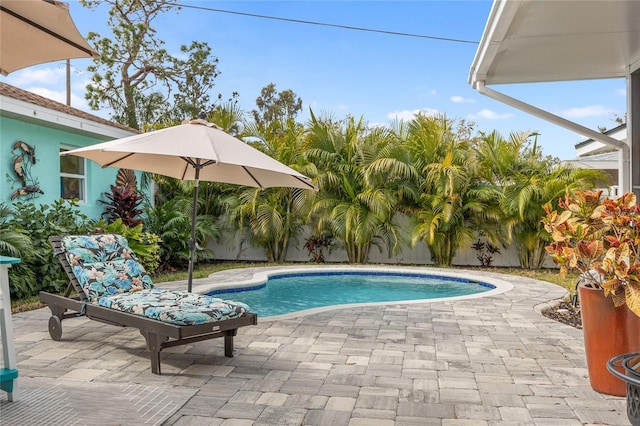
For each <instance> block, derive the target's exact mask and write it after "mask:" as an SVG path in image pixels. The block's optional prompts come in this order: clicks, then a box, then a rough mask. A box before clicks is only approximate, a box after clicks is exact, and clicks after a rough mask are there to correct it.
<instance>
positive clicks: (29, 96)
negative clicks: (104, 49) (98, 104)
mask: <svg viewBox="0 0 640 426" xmlns="http://www.w3.org/2000/svg"><path fill="white" fill-rule="evenodd" d="M0 96H6V97H9V98H12V99H16V100H19V101H23V102H27V103H29V104H32V105H34V106H38V107H42V108H46V109H49V110H53V111H57V112H60V113H63V114H67V115H70V116H73V117H77V118H80V119H83V120H89V121H93V122H95V123H97V124H101V125H104V126H109V127H113V128H116V129H120V130H124V131H126V132H132V133H140V132H139V131H138V130H136V129H133V128H131V127H128V126H124V125H122V124H118V123H115V122H113V121H110V120H107V119H105V118H102V117H98V116H97V115H93V114H89V113H87V112H84V111H82V110H79V109H77V108H73V107H71V106H68V105H65V104H62V103H60V102H56V101H54V100H51V99H47V98H45V97H43V96H40V95H36V94H35V93H32V92H28V91H26V90H23V89H19V88H17V87H15V86H11V85H10V84H7V83H3V82H0Z"/></svg>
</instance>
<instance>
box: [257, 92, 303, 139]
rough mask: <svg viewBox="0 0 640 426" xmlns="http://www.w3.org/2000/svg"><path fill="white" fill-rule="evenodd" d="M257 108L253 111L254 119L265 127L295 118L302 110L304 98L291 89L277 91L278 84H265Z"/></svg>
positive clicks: (260, 125)
mask: <svg viewBox="0 0 640 426" xmlns="http://www.w3.org/2000/svg"><path fill="white" fill-rule="evenodd" d="M256 106H257V107H258V109H257V110H255V109H254V110H253V111H251V114H252V116H253V120H254V122H255V123H256V125H258V127H261V128H263V129H266V128H268V127H269V126H270V125H272V124H275V123H279V122H284V121H287V120H295V118H296V116H297V115H298V113H299V112H300V111H301V110H302V99H300V97H299V96H297V95H296V94H295V93H294V92H293V91H292V90H291V89H288V90H283V91H281V92H279V93H277V92H276V85H275V84H274V83H269V84H267V85H266V86H264V87H263V88H262V90H261V92H260V96H258V98H257V99H256Z"/></svg>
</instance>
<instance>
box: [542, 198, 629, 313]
mask: <svg viewBox="0 0 640 426" xmlns="http://www.w3.org/2000/svg"><path fill="white" fill-rule="evenodd" d="M601 196H602V191H597V192H596V191H584V192H582V191H580V192H577V193H576V194H575V195H566V196H565V197H564V198H563V199H561V200H560V202H559V209H557V210H554V209H552V208H551V206H550V205H548V204H547V205H545V207H544V209H545V212H546V217H545V218H544V219H543V222H544V226H545V229H546V230H547V231H548V232H549V233H550V234H551V239H552V242H551V244H549V245H548V246H547V247H546V251H547V252H548V253H549V254H550V255H551V257H552V258H553V260H554V261H555V262H556V263H557V264H558V265H560V272H561V273H562V274H566V273H567V272H568V271H577V272H579V273H580V274H581V279H582V281H583V283H584V285H587V286H589V287H594V288H601V289H602V290H603V291H604V295H605V296H606V297H608V296H609V295H610V296H611V298H612V301H613V304H614V305H615V306H622V305H624V304H626V305H627V306H628V307H629V309H630V310H631V311H633V312H634V313H635V314H636V315H639V316H640V206H638V204H637V203H636V196H635V195H634V194H633V193H626V194H623V195H622V196H621V197H619V198H616V199H609V198H601Z"/></svg>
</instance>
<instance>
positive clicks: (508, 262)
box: [207, 228, 555, 268]
mask: <svg viewBox="0 0 640 426" xmlns="http://www.w3.org/2000/svg"><path fill="white" fill-rule="evenodd" d="M310 235H311V232H310V230H309V228H305V229H304V231H303V232H302V233H301V235H300V236H299V237H298V241H295V240H294V241H291V242H290V244H289V250H288V251H287V256H286V261H287V262H309V261H311V255H310V254H309V251H308V250H307V249H305V248H304V244H305V239H306V238H309V236H310ZM481 241H484V240H483V239H481ZM207 247H208V248H210V249H212V250H213V253H214V258H215V259H216V260H229V261H251V262H264V261H267V256H266V253H265V250H264V249H263V248H262V247H255V246H253V245H252V241H251V236H250V235H248V234H247V235H240V234H239V233H236V234H235V235H234V234H233V233H228V234H225V235H223V237H222V238H221V239H220V241H219V242H217V243H213V242H212V243H209V244H208V246H207ZM323 253H324V257H325V260H326V262H331V263H346V262H347V261H348V259H347V254H346V252H345V251H344V249H343V248H342V247H341V246H340V243H339V242H338V241H335V240H334V246H333V247H332V248H331V250H330V251H329V250H327V249H324V250H323ZM477 256H478V251H476V250H474V249H473V248H471V247H468V248H464V249H461V250H459V252H458V255H457V256H456V257H455V259H454V261H453V264H454V265H457V266H480V265H481V263H480V261H479V260H478V258H477ZM492 258H493V263H492V266H500V267H519V266H520V263H519V262H518V253H517V252H516V249H515V245H513V244H512V245H510V246H507V247H506V248H502V247H500V253H496V254H494V255H493V257H492ZM369 263H373V264H375V263H383V264H405V265H432V264H433V262H432V261H431V255H430V253H429V249H428V248H427V246H426V245H425V244H424V243H419V244H418V245H416V246H415V247H413V248H410V247H404V248H403V249H402V250H401V251H400V252H399V253H398V254H396V255H392V256H391V257H389V256H388V253H387V249H386V248H385V247H382V251H380V250H378V248H377V247H372V248H371V250H370V252H369ZM544 266H545V267H549V268H553V267H555V264H554V263H553V261H552V260H551V258H549V257H547V260H546V261H545V264H544Z"/></svg>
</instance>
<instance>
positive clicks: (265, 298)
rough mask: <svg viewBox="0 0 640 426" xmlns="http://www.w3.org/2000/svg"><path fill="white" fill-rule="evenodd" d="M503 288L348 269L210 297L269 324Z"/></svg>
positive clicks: (285, 274)
mask: <svg viewBox="0 0 640 426" xmlns="http://www.w3.org/2000/svg"><path fill="white" fill-rule="evenodd" d="M497 287H501V290H502V291H505V289H504V286H497V285H494V284H492V283H489V282H485V281H484V280H483V281H477V280H474V279H469V278H466V277H464V276H457V275H453V276H452V275H451V274H449V275H440V274H430V273H423V272H415V271H411V270H388V269H387V270H381V269H356V268H343V269H338V270H331V269H328V270H322V269H319V270H317V269H309V270H297V271H280V272H273V273H271V274H267V276H266V278H265V279H263V280H259V279H258V280H254V282H253V283H245V284H244V285H241V286H236V287H233V286H225V288H221V289H217V290H212V291H208V292H207V294H210V295H213V296H215V297H220V298H223V299H230V300H236V301H240V302H244V303H246V304H248V305H249V306H250V307H251V310H252V311H254V312H256V313H257V314H258V315H259V316H260V317H262V318H265V317H274V316H281V315H285V314H291V313H302V312H304V313H310V312H315V311H317V310H324V309H327V308H328V307H332V308H338V307H344V306H346V305H353V304H358V305H362V304H366V305H371V304H385V303H393V302H402V303H416V302H421V301H422V302H424V301H428V300H431V301H434V300H443V299H447V300H450V299H460V298H468V297H479V296H481V295H482V294H483V293H493V292H495V291H496V289H497ZM502 291H500V292H502Z"/></svg>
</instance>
